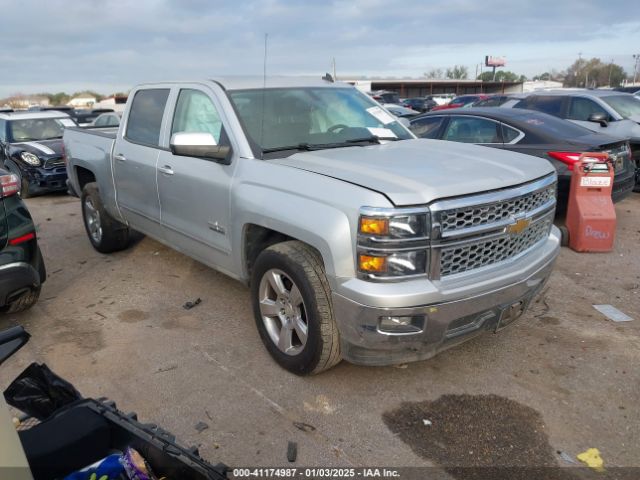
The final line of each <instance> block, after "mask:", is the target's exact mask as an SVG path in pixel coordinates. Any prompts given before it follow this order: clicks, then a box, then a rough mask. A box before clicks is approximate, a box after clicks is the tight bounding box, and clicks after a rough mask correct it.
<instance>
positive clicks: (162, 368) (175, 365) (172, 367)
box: [156, 363, 178, 373]
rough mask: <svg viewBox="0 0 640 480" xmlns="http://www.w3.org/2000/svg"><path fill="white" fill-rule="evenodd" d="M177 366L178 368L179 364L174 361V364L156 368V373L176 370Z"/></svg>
mask: <svg viewBox="0 0 640 480" xmlns="http://www.w3.org/2000/svg"><path fill="white" fill-rule="evenodd" d="M176 368H178V365H177V364H175V363H174V364H173V365H168V366H166V367H160V368H159V369H158V370H156V373H164V372H170V371H171V370H175V369H176Z"/></svg>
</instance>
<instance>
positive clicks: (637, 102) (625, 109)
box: [602, 95, 640, 118]
mask: <svg viewBox="0 0 640 480" xmlns="http://www.w3.org/2000/svg"><path fill="white" fill-rule="evenodd" d="M602 100H604V101H605V102H606V103H608V104H609V106H610V107H611V108H613V109H614V110H615V111H616V112H618V113H619V114H620V115H621V116H622V118H629V117H632V116H634V115H635V116H640V99H638V98H636V97H634V96H633V95H620V96H617V95H616V96H611V97H602Z"/></svg>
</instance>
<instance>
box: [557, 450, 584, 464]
mask: <svg viewBox="0 0 640 480" xmlns="http://www.w3.org/2000/svg"><path fill="white" fill-rule="evenodd" d="M556 453H557V454H558V455H560V458H561V459H562V460H564V461H565V462H567V463H570V464H572V465H580V464H579V463H578V462H576V461H575V460H574V459H573V457H572V456H571V455H569V454H568V453H567V452H562V451H560V450H558V451H557V452H556Z"/></svg>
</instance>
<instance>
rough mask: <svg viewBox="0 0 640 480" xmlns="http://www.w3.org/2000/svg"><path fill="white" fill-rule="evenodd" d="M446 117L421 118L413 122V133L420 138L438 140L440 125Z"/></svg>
mask: <svg viewBox="0 0 640 480" xmlns="http://www.w3.org/2000/svg"><path fill="white" fill-rule="evenodd" d="M444 118H445V117H426V118H419V119H417V120H415V121H413V122H411V127H410V128H411V131H412V132H413V133H415V134H416V135H417V136H418V137H420V138H438V132H439V130H440V125H442V121H443V120H444Z"/></svg>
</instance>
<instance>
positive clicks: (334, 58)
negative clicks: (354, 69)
mask: <svg viewBox="0 0 640 480" xmlns="http://www.w3.org/2000/svg"><path fill="white" fill-rule="evenodd" d="M332 63H333V81H334V82H336V81H338V77H336V57H333V61H332Z"/></svg>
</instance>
